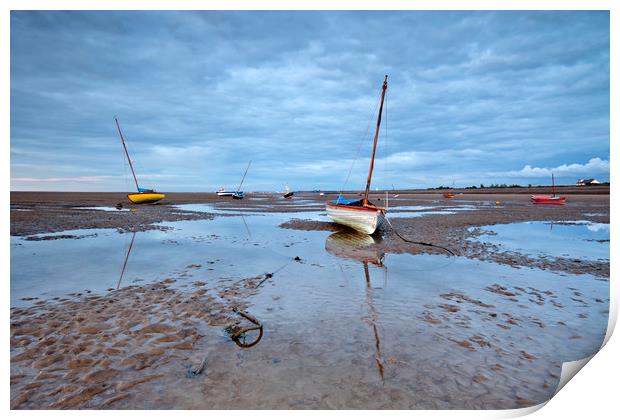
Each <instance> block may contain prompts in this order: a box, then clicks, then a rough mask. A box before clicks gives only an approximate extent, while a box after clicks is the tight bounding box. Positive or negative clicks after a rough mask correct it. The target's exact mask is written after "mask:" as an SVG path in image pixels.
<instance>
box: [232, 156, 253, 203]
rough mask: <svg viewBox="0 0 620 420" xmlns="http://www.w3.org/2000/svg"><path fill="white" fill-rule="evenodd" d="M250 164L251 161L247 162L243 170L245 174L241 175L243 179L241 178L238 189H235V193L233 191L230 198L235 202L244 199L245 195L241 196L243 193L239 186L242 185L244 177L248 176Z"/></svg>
mask: <svg viewBox="0 0 620 420" xmlns="http://www.w3.org/2000/svg"><path fill="white" fill-rule="evenodd" d="M251 164H252V161H250V162H248V167H247V168H245V172H244V173H243V178H241V183H239V188H237V191H235V192H234V193H233V195H232V198H234V199H236V200H241V199H243V197H245V195H244V194H243V191H241V186H242V185H243V181H244V180H245V176H246V175H247V174H248V169H250V165H251Z"/></svg>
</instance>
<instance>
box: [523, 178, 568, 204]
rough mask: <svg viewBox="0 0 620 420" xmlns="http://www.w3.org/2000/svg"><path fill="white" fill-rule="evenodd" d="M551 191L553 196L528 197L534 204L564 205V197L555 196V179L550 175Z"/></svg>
mask: <svg viewBox="0 0 620 420" xmlns="http://www.w3.org/2000/svg"><path fill="white" fill-rule="evenodd" d="M551 191H552V193H553V195H533V196H531V197H530V199H531V200H532V203H534V204H556V205H560V206H563V205H564V204H566V197H560V196H558V195H555V178H554V177H553V174H551Z"/></svg>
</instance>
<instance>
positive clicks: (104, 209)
mask: <svg viewBox="0 0 620 420" xmlns="http://www.w3.org/2000/svg"><path fill="white" fill-rule="evenodd" d="M73 208H74V209H76V210H101V211H113V212H119V211H130V209H126V208H122V207H121V208H120V209H117V208H116V207H105V206H102V207H73Z"/></svg>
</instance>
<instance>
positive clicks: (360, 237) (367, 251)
mask: <svg viewBox="0 0 620 420" xmlns="http://www.w3.org/2000/svg"><path fill="white" fill-rule="evenodd" d="M379 242H380V238H377V239H376V238H373V237H372V236H370V235H365V234H363V233H359V232H352V231H347V232H336V233H333V234H331V235H329V236H328V237H327V239H326V240H325V250H326V251H327V252H329V253H330V254H332V255H335V256H336V257H339V258H344V259H350V260H357V261H359V262H361V263H362V265H363V267H364V278H365V280H366V305H367V307H368V319H369V321H370V325H371V327H372V330H373V334H374V340H375V362H376V364H377V370H378V372H379V376H380V377H381V381H382V382H384V381H385V378H384V371H385V369H384V361H383V355H382V353H381V338H380V336H379V328H378V325H377V324H378V315H377V310H376V309H375V306H374V302H373V289H372V282H371V278H370V270H369V269H368V265H369V264H372V265H374V266H376V267H383V268H384V269H385V273H386V275H387V267H385V266H384V265H383V261H384V259H385V253H384V252H381V251H378V250H376V249H375V248H374V247H373V245H375V244H377V243H379ZM386 278H387V277H386Z"/></svg>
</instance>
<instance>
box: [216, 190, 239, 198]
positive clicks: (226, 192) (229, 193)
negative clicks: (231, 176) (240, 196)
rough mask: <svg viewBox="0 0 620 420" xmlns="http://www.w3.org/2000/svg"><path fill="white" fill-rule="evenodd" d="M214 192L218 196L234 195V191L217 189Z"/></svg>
mask: <svg viewBox="0 0 620 420" xmlns="http://www.w3.org/2000/svg"><path fill="white" fill-rule="evenodd" d="M216 194H217V195H218V196H220V197H232V196H233V195H235V192H234V191H218V192H217V193H216Z"/></svg>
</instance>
